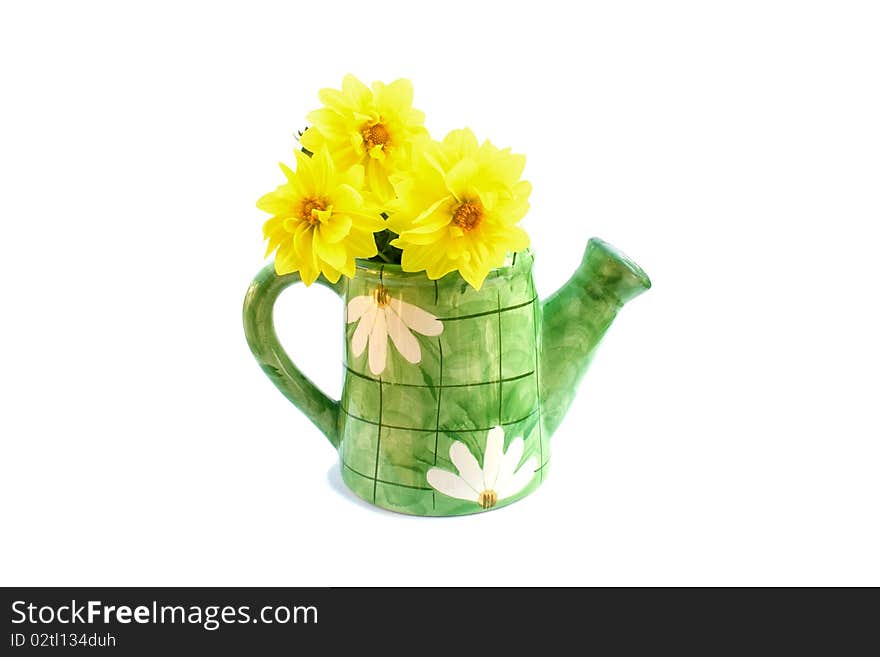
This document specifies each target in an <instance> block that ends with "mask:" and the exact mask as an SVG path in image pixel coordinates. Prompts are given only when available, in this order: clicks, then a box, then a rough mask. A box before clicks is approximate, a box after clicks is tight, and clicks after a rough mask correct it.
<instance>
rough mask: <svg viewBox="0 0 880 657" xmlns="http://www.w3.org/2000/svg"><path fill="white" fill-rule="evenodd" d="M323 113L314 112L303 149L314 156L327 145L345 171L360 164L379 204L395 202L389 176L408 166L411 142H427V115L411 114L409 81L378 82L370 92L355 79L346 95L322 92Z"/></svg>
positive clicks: (349, 79)
mask: <svg viewBox="0 0 880 657" xmlns="http://www.w3.org/2000/svg"><path fill="white" fill-rule="evenodd" d="M318 98H320V100H321V102H322V103H324V107H322V108H321V109H318V110H315V111H314V112H310V113H309V115H308V117H307V118H308V120H309V122H310V123H311V127H309V129H308V130H306V131H305V133H304V134H303V136H302V145H303V146H304V147H305V148H307V149H308V150H310V151H312V152H313V153H315V152H317V151H318V150H319V149H320V148H322V147H324V146H327V148H328V149H329V150H330V154H331V155H332V156H333V159H334V160H335V161H336V163H337V165H339V166H340V167H341V168H347V167H350V166H352V165H354V164H362V165H364V168H365V170H366V178H367V184H368V186H369V188H370V189H371V190H372V191H373V193H375V194H376V195H377V196H378V197H379V199H380V200H381V201H388V200H390V199H392V198H394V189H393V187H392V186H391V183H390V182H389V180H388V176H389V175H390V174H391V173H393V172H395V171H398V170H401V169H405V168H406V167H407V166H408V165H409V160H410V155H411V151H412V144H413V141H414V140H416V139H419V138H422V137H426V136H427V134H428V132H427V130H425V128H424V125H423V124H424V122H425V115H424V114H423V113H422V112H420V111H419V110H416V109H413V107H412V100H413V88H412V83H411V82H410V81H409V80H404V79H400V80H396V81H395V82H392V83H391V84H387V85H386V84H383V83H381V82H374V83H373V89H372V90H370V89H369V87H367V86H366V85H365V84H364V83H363V82H361V81H360V80H358V79H357V78H356V77H354V76H353V75H346V76H345V78H344V79H343V80H342V90H341V91H340V90H338V89H321V91H320V92H319V93H318Z"/></svg>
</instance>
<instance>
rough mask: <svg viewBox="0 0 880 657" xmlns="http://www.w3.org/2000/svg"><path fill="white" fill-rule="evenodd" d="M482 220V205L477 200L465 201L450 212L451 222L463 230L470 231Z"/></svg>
mask: <svg viewBox="0 0 880 657" xmlns="http://www.w3.org/2000/svg"><path fill="white" fill-rule="evenodd" d="M482 220H483V206H482V205H481V204H480V202H479V201H465V202H464V203H462V204H461V205H459V206H458V207H457V208H455V212H453V213H452V223H453V224H455V225H456V226H458V227H459V228H461V229H462V230H463V231H464V232H466V233H467V232H469V231H472V230H473V229H474V228H476V227H477V226H479V225H480V222H481V221H482Z"/></svg>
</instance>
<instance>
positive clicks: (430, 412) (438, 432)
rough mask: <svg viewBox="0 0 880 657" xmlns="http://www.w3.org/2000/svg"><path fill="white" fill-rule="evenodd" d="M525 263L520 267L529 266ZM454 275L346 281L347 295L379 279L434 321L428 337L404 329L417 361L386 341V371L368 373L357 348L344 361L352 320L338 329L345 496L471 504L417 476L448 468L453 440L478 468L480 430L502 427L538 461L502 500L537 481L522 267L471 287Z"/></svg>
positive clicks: (404, 507) (532, 307) (530, 313)
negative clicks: (341, 337)
mask: <svg viewBox="0 0 880 657" xmlns="http://www.w3.org/2000/svg"><path fill="white" fill-rule="evenodd" d="M526 264H527V266H528V268H529V270H530V267H531V262H530V261H529V262H528V263H526ZM447 279H449V280H447ZM456 279H458V277H446V278H444V279H441V280H440V281H434V284H433V285H430V286H427V285H424V284H421V285H412V286H407V285H406V284H401V285H398V283H399V281H397V280H395V279H394V278H393V277H392V276H391V275H390V274H385V275H384V277H383V273H382V271H381V270H380V271H379V275H378V279H376V280H373V281H369V280H367V281H364V280H361V281H360V282H358V281H357V279H355V280H354V281H352V282H351V284H350V287H349V289H348V290H347V298H348V299H350V298H352V297H354V296H359V295H361V294H367V293H369V292H370V289H371V286H375V285H376V284H378V283H381V284H382V285H384V286H385V287H386V289H388V290H389V291H390V292H391V294H392V295H393V296H395V297H397V298H401V299H402V300H404V301H406V302H407V303H411V304H413V305H416V306H418V307H420V308H422V309H424V310H426V311H427V312H430V313H432V314H433V315H435V316H436V317H438V318H439V319H440V321H441V322H443V327H444V328H443V332H442V333H441V334H440V335H439V336H436V337H426V336H423V335H420V334H417V333H415V332H414V335H415V337H416V339H417V340H418V341H419V345H420V348H421V352H422V360H421V362H420V363H418V364H411V363H407V362H406V361H405V360H404V359H403V358H402V357H401V356H400V354H399V353H398V352H397V350H396V348H395V347H394V346H393V344H392V343H391V341H390V339H389V342H388V359H387V363H386V368H385V371H383V372H382V374H381V375H379V376H378V377H377V376H373V375H372V374H371V373H370V372H369V367H368V364H367V355H366V353H364V354H363V355H361V356H360V357H358V358H355V357H353V354H352V353H351V346H350V345H351V337H352V334H353V332H354V329H355V327H356V323H352V324H349V325H348V326H347V331H346V350H345V353H346V361H345V363H344V367H345V370H344V372H345V381H344V385H343V395H342V402H341V405H340V406H341V409H342V411H343V416H342V422H341V424H342V429H343V431H342V433H343V440H342V444H341V448H340V456H341V460H342V464H343V465H342V468H343V477H344V478H345V479H346V483H347V484H348V485H349V486H350V487H351V488H352V489H353V490H354V491H355V493H357V494H358V495H359V496H361V497H363V498H364V499H367V500H369V501H371V502H373V503H375V504H378V505H379V506H384V507H387V508H391V509H394V510H398V511H405V512H410V513H418V514H423V515H448V514H455V513H467V512H473V511H474V510H476V509H474V508H473V506H474V505H473V503H472V502H467V501H463V500H454V499H452V498H448V497H446V496H445V495H442V494H438V493H437V492H436V491H434V490H433V489H432V488H431V487H430V485H429V484H428V483H427V478H426V473H427V470H428V469H429V468H431V467H433V466H437V467H440V468H443V469H446V470H449V471H451V472H456V468H455V467H454V466H453V465H452V463H451V462H450V460H449V457H448V454H449V448H450V446H451V445H452V441H454V440H457V441H460V442H463V443H464V444H466V445H467V446H468V448H469V449H470V451H471V453H473V454H474V456H475V457H476V458H477V460H478V461H479V462H480V464H481V465H482V461H483V447H484V445H485V440H486V434H487V432H488V431H489V429H491V428H492V427H494V426H496V425H501V426H503V427H504V430H505V450H506V449H507V447H508V445H509V444H510V442H511V441H512V440H513V439H514V438H516V437H519V436H522V437H523V438H524V439H525V442H526V447H525V451H524V454H523V459H522V460H523V462H524V461H525V460H526V459H528V458H530V457H531V456H535V457H536V458H537V459H538V463H539V467H538V470H539V471H540V474H539V476H536V477H535V480H534V481H533V482H532V484H530V486H529V487H527V488H526V489H525V490H524V491H523V492H522V493H521V494H520V495H517V496H516V497H514V498H511V500H509V501H513V499H518V498H519V497H521V496H522V495H525V494H527V493H528V492H530V490H531V489H532V488H533V487H535V486H536V485H538V484H539V483H540V482H541V481H542V480H543V469H544V467H545V466H546V460H545V458H544V456H545V453H546V450H545V445H544V438H543V431H542V428H541V420H540V413H539V408H540V402H539V400H540V393H539V379H538V376H539V373H538V361H537V349H536V344H537V339H538V330H539V327H538V326H537V322H538V320H539V304H538V303H537V296H536V294H535V289H534V283H533V282H532V279H531V275H530V272H529V273H528V275H522V274H520V275H514V276H511V277H509V278H504V279H498V280H495V281H487V284H486V285H484V287H483V289H482V290H481V291H480V292H477V291H475V290H473V288H470V287H469V286H462V285H461V284H460V279H458V280H456ZM358 286H360V287H358ZM505 502H507V500H506V501H505Z"/></svg>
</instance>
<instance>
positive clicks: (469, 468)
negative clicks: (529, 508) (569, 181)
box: [428, 427, 538, 509]
mask: <svg viewBox="0 0 880 657" xmlns="http://www.w3.org/2000/svg"><path fill="white" fill-rule="evenodd" d="M523 446H524V443H523V439H522V438H514V439H513V441H512V442H511V443H510V446H509V447H508V448H507V452H506V453H505V452H504V430H503V429H502V428H501V427H495V428H494V429H491V430H490V431H489V435H488V436H487V437H486V450H485V452H484V453H483V469H482V470H481V469H480V464H479V463H477V459H476V458H475V457H474V455H473V454H471V452H470V450H469V449H468V448H467V446H466V445H465V444H464V443H462V442H459V441H457V440H456V441H455V442H453V443H452V446H451V447H450V448H449V458H450V459H452V464H453V465H454V466H455V467H456V468H458V474H453V473H452V472H448V471H446V470H442V469H440V468H431V469H430V470H428V483H429V484H431V486H433V487H434V488H435V489H436V490H438V491H440V492H441V493H443V494H444V495H448V496H449V497H455V498H458V499H460V500H470V501H471V502H476V503H477V504H479V505H480V506H481V507H483V508H484V509H491V508H492V507H493V506H495V505H496V504H497V503H498V501H499V500H503V499H505V498H507V497H512V496H514V495H516V494H517V493H518V492H520V491H521V490H522V489H523V488H525V487H526V486H528V484H529V482H530V481H531V480H532V477H534V476H535V469H536V468H537V467H538V461H537V459H535V457H531V458H530V459H528V460H527V461H526V462H525V463H523V464H522V467H521V468H519V469H517V467H516V466H517V465H519V460H520V459H521V458H522V455H523Z"/></svg>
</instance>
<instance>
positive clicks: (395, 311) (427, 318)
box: [346, 285, 443, 375]
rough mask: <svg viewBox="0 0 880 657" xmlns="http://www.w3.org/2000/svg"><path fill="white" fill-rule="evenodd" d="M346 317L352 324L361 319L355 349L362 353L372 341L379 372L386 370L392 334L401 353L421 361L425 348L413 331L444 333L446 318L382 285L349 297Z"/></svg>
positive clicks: (353, 343) (374, 364)
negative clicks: (396, 296)
mask: <svg viewBox="0 0 880 657" xmlns="http://www.w3.org/2000/svg"><path fill="white" fill-rule="evenodd" d="M346 317H347V322H348V323H349V324H350V323H351V322H356V321H358V320H360V323H359V324H358V325H357V328H356V329H355V330H354V335H353V336H352V338H351V351H352V353H353V354H354V355H355V356H360V355H361V354H362V353H364V349H366V347H367V343H369V345H370V355H369V362H370V371H371V372H372V373H373V374H377V375H378V374H381V373H382V372H384V371H385V361H386V359H387V356H388V338H389V337H390V338H391V342H393V343H394V346H395V347H397V351H399V352H400V355H401V356H403V357H404V358H405V359H406V360H407V361H409V362H410V363H418V362H419V361H421V360H422V350H421V347H419V341H418V340H417V339H416V336H414V335H413V334H412V331H415V332H417V333H421V334H422V335H440V334H441V333H442V332H443V322H441V321H440V320H439V319H437V318H436V317H434V315H432V314H431V313H429V312H427V311H425V310H422V309H421V308H419V307H418V306H414V305H412V304H411V303H407V302H406V301H401V300H400V299H395V298H393V297H392V296H391V293H390V292H389V291H388V289H387V288H385V287H384V286H382V285H379V286H378V287H377V288H376V289H375V290H373V293H372V294H370V295H364V296H360V297H355V298H353V299H352V300H351V301H349V302H348V310H347V314H346ZM410 329H412V331H411V330H410Z"/></svg>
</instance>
